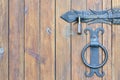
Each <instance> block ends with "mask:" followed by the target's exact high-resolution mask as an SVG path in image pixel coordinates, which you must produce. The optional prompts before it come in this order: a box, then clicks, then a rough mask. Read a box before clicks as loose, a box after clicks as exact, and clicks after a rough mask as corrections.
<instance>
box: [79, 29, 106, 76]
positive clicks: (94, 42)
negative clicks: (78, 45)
mask: <svg viewBox="0 0 120 80" xmlns="http://www.w3.org/2000/svg"><path fill="white" fill-rule="evenodd" d="M87 31H89V32H90V43H88V44H86V46H85V47H84V48H83V50H82V52H81V54H82V60H83V62H84V64H85V65H86V66H87V67H89V68H90V73H87V72H85V75H86V76H87V77H92V76H93V75H94V73H95V74H96V75H97V76H99V77H103V76H104V74H105V73H104V72H101V73H100V70H99V68H101V67H102V66H104V64H105V63H106V62H107V60H108V52H107V50H106V48H105V47H104V46H103V45H102V44H100V43H99V38H98V34H99V32H100V31H101V32H102V34H103V33H104V29H103V28H102V27H99V28H97V29H96V30H93V29H92V28H90V27H89V28H86V29H85V30H84V32H85V33H86V34H87ZM88 47H90V64H88V63H87V61H86V59H85V56H84V55H85V51H86V50H87V48H88ZM99 47H100V48H101V49H102V50H103V51H104V54H105V59H104V61H103V62H102V63H101V64H99Z"/></svg>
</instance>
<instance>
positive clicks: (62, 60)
mask: <svg viewBox="0 0 120 80" xmlns="http://www.w3.org/2000/svg"><path fill="white" fill-rule="evenodd" d="M70 2H71V1H70V0H56V80H71V77H70V75H71V70H70V24H69V23H66V22H65V21H64V20H62V19H61V18H60V16H61V15H62V14H63V13H65V12H66V11H68V10H70Z"/></svg>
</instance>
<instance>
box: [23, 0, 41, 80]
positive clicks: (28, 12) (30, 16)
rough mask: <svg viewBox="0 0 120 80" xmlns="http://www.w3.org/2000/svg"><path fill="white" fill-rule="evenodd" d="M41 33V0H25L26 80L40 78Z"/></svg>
mask: <svg viewBox="0 0 120 80" xmlns="http://www.w3.org/2000/svg"><path fill="white" fill-rule="evenodd" d="M39 35H40V34H39V0H25V80H40V76H39V62H40V55H39V52H40V51H39V43H40V41H39V40H40V39H39Z"/></svg>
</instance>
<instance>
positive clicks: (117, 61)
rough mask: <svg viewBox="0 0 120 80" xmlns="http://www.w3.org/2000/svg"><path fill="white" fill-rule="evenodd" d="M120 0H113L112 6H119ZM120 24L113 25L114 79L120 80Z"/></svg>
mask: <svg viewBox="0 0 120 80" xmlns="http://www.w3.org/2000/svg"><path fill="white" fill-rule="evenodd" d="M119 7H120V0H112V8H119ZM119 35H120V25H113V26H112V80H120V68H119V66H120V58H119V56H120V53H119V52H120V45H119V43H120V36H119Z"/></svg>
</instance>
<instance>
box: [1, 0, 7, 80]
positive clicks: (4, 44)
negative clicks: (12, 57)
mask: <svg viewBox="0 0 120 80" xmlns="http://www.w3.org/2000/svg"><path fill="white" fill-rule="evenodd" d="M0 47H2V48H4V54H3V55H0V80H8V0H0Z"/></svg>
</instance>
